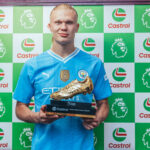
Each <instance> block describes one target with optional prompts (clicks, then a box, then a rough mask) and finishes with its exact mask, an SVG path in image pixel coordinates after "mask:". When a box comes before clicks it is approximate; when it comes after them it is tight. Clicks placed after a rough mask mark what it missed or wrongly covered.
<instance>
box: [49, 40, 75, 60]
mask: <svg viewBox="0 0 150 150" xmlns="http://www.w3.org/2000/svg"><path fill="white" fill-rule="evenodd" d="M75 49H76V48H75V47H74V44H72V43H71V44H66V45H65V44H64V45H61V44H58V43H55V42H53V44H52V47H51V50H52V51H53V52H54V53H56V54H57V55H59V56H61V57H63V58H65V57H67V56H68V55H70V54H71V53H72V52H73V51H75Z"/></svg>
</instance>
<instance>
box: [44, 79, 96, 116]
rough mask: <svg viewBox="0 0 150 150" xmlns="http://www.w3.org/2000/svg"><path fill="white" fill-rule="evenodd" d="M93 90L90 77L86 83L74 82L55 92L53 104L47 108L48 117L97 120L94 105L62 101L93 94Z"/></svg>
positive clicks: (52, 95) (52, 96) (52, 97)
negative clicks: (79, 95) (61, 116)
mask: <svg viewBox="0 0 150 150" xmlns="http://www.w3.org/2000/svg"><path fill="white" fill-rule="evenodd" d="M92 90H93V83H92V80H91V79H90V78H89V77H86V79H85V80H84V81H77V80H74V81H72V82H70V83H69V84H68V85H67V86H65V87H64V88H62V89H60V90H59V91H57V92H54V93H52V94H51V95H50V98H51V99H53V100H50V101H51V103H50V104H49V105H47V106H46V114H47V115H65V116H76V117H85V118H95V113H96V109H95V107H93V106H92V103H82V102H72V101H67V100H66V101H62V100H61V99H68V98H72V97H73V96H75V95H77V94H81V93H82V94H84V95H85V94H86V93H91V92H92Z"/></svg>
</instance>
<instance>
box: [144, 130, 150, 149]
mask: <svg viewBox="0 0 150 150" xmlns="http://www.w3.org/2000/svg"><path fill="white" fill-rule="evenodd" d="M142 141H143V144H144V145H145V146H146V147H147V148H150V129H147V130H146V132H145V133H144V135H143V138H142Z"/></svg>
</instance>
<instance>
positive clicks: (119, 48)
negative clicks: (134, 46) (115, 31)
mask: <svg viewBox="0 0 150 150" xmlns="http://www.w3.org/2000/svg"><path fill="white" fill-rule="evenodd" d="M111 51H112V54H113V55H114V56H115V57H116V58H124V57H125V56H126V54H127V51H128V49H127V47H126V45H125V43H124V41H123V39H115V42H114V43H113V44H112V47H111Z"/></svg>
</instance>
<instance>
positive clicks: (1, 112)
mask: <svg viewBox="0 0 150 150" xmlns="http://www.w3.org/2000/svg"><path fill="white" fill-rule="evenodd" d="M4 114H5V106H4V104H3V102H2V101H1V98H0V117H3V115H4Z"/></svg>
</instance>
